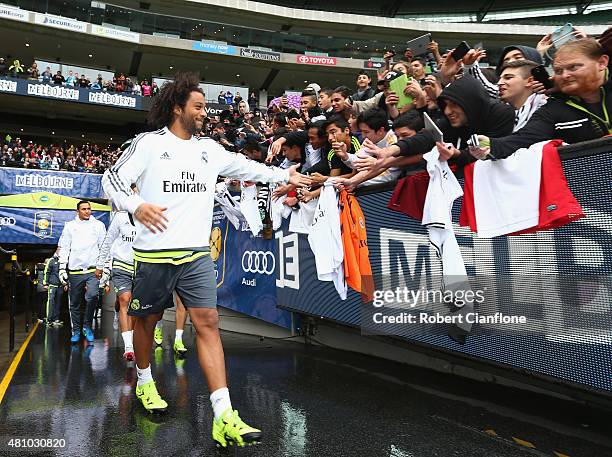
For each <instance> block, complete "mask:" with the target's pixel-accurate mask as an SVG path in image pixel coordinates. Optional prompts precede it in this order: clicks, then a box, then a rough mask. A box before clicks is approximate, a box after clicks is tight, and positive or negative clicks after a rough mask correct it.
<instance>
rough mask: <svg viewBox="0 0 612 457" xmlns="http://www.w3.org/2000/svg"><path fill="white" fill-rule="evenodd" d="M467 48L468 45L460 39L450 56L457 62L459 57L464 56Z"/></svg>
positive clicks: (468, 47) (468, 48)
mask: <svg viewBox="0 0 612 457" xmlns="http://www.w3.org/2000/svg"><path fill="white" fill-rule="evenodd" d="M469 50H470V45H469V44H467V43H466V42H465V41H462V42H461V43H459V45H458V46H457V47H456V48H455V50H454V51H453V52H452V53H451V57H452V58H453V59H454V60H455V62H459V61H460V60H461V59H463V56H465V55H466V54H467V53H468V51H469Z"/></svg>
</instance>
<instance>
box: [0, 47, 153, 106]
mask: <svg viewBox="0 0 612 457" xmlns="http://www.w3.org/2000/svg"><path fill="white" fill-rule="evenodd" d="M2 76H10V77H12V78H26V79H30V80H33V81H40V82H43V83H46V84H53V85H56V86H66V87H77V88H78V87H82V88H88V89H93V90H101V91H105V92H118V93H127V94H133V95H142V96H143V97H153V96H155V95H157V94H158V93H159V87H158V85H157V83H156V82H154V81H153V82H151V83H149V80H148V79H142V80H141V81H140V82H138V80H135V79H132V78H131V77H129V76H126V75H125V74H124V73H117V74H115V75H114V76H113V78H112V79H104V78H103V77H102V74H101V73H98V76H97V77H95V78H90V77H88V76H87V75H85V74H84V73H81V74H80V75H79V74H78V73H75V72H73V71H72V70H68V73H67V74H65V75H64V74H63V73H62V71H61V70H57V71H56V72H55V73H53V72H52V71H51V67H46V68H45V69H44V70H42V69H40V68H38V64H37V63H36V62H32V64H31V65H30V66H29V67H27V68H26V66H25V65H23V64H22V63H21V61H20V60H19V59H12V60H11V59H9V58H4V57H0V77H2Z"/></svg>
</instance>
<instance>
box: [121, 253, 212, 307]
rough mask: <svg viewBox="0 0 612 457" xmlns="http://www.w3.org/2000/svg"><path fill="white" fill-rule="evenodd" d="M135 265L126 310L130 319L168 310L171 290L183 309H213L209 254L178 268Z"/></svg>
mask: <svg viewBox="0 0 612 457" xmlns="http://www.w3.org/2000/svg"><path fill="white" fill-rule="evenodd" d="M135 264H136V265H135V266H136V275H135V277H134V286H133V289H132V301H131V303H130V306H129V308H128V314H129V315H130V316H138V317H144V316H148V315H149V314H159V313H161V312H163V311H164V310H165V309H166V308H172V307H173V306H174V302H173V300H172V292H173V291H174V290H176V293H177V294H178V295H179V297H181V300H182V301H183V304H184V305H185V307H186V308H216V306H217V281H216V279H215V268H214V264H213V261H212V259H211V258H210V255H209V254H207V255H204V256H202V257H199V258H198V259H196V260H194V261H192V262H188V263H184V264H182V265H173V264H170V263H146V262H135Z"/></svg>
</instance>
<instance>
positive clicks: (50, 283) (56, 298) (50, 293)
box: [42, 248, 64, 326]
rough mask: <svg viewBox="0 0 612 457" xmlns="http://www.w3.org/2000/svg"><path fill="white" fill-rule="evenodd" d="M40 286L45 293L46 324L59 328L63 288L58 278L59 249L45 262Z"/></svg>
mask: <svg viewBox="0 0 612 457" xmlns="http://www.w3.org/2000/svg"><path fill="white" fill-rule="evenodd" d="M42 284H43V287H44V289H45V290H46V291H47V300H46V302H45V303H46V306H45V315H46V324H47V325H48V326H52V325H54V326H60V325H62V324H63V322H62V321H60V320H59V314H60V305H61V302H62V295H63V292H64V286H62V283H61V281H60V278H59V248H58V249H57V250H56V251H55V253H54V254H53V257H51V258H49V259H47V260H46V261H45V269H44V273H43V281H42Z"/></svg>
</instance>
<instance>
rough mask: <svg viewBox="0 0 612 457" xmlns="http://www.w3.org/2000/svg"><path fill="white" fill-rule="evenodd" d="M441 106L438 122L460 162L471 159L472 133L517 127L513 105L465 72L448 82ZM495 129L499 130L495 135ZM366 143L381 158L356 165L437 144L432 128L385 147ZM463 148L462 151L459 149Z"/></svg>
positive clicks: (422, 151) (369, 164)
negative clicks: (489, 93) (492, 94)
mask: <svg viewBox="0 0 612 457" xmlns="http://www.w3.org/2000/svg"><path fill="white" fill-rule="evenodd" d="M438 106H440V109H441V111H442V112H443V113H444V116H443V117H442V118H441V119H439V120H438V121H437V122H436V123H437V125H438V128H439V129H440V130H441V131H442V134H443V135H444V142H445V143H452V144H453V145H454V146H451V147H450V148H448V150H449V151H450V152H449V154H450V153H452V155H453V156H454V157H455V158H459V156H460V155H461V157H462V159H461V160H460V164H465V163H467V162H468V161H470V160H472V159H471V157H470V156H469V153H468V152H467V140H468V139H469V138H470V136H471V135H473V134H474V133H477V132H484V131H487V132H491V133H490V135H489V136H496V135H498V136H505V135H510V134H511V133H512V129H513V127H514V110H513V109H512V107H511V106H510V105H508V104H505V103H502V102H500V101H497V100H492V99H491V98H490V97H488V96H487V94H486V92H485V90H484V89H483V87H482V85H481V84H480V83H479V82H478V81H476V80H475V79H474V78H472V77H470V76H464V77H462V78H460V79H458V80H456V81H454V82H452V83H451V84H449V85H448V86H446V88H444V90H443V91H442V94H440V97H439V98H438ZM492 132H496V135H494V134H493V133H492ZM363 146H364V147H365V148H366V149H367V150H369V151H371V152H372V153H373V154H374V155H375V156H376V157H377V158H378V160H377V162H376V164H373V162H372V161H371V160H370V159H368V158H366V159H360V160H357V161H356V162H355V165H357V167H358V168H360V167H365V168H370V167H371V168H373V169H376V168H378V167H379V166H382V165H383V164H384V163H383V160H384V159H385V158H386V157H392V156H393V157H398V156H414V155H418V154H425V153H427V152H429V151H430V150H431V149H432V148H433V147H435V146H436V140H435V139H434V137H433V135H432V134H431V133H430V132H428V131H427V130H423V131H421V132H419V133H417V134H416V135H414V136H412V137H410V138H406V139H403V140H399V141H398V142H397V144H395V145H392V146H388V147H386V148H384V149H381V148H377V147H376V146H375V145H374V144H372V143H371V142H368V140H366V141H365V142H364V145H363ZM462 149H463V152H460V150H462Z"/></svg>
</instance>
